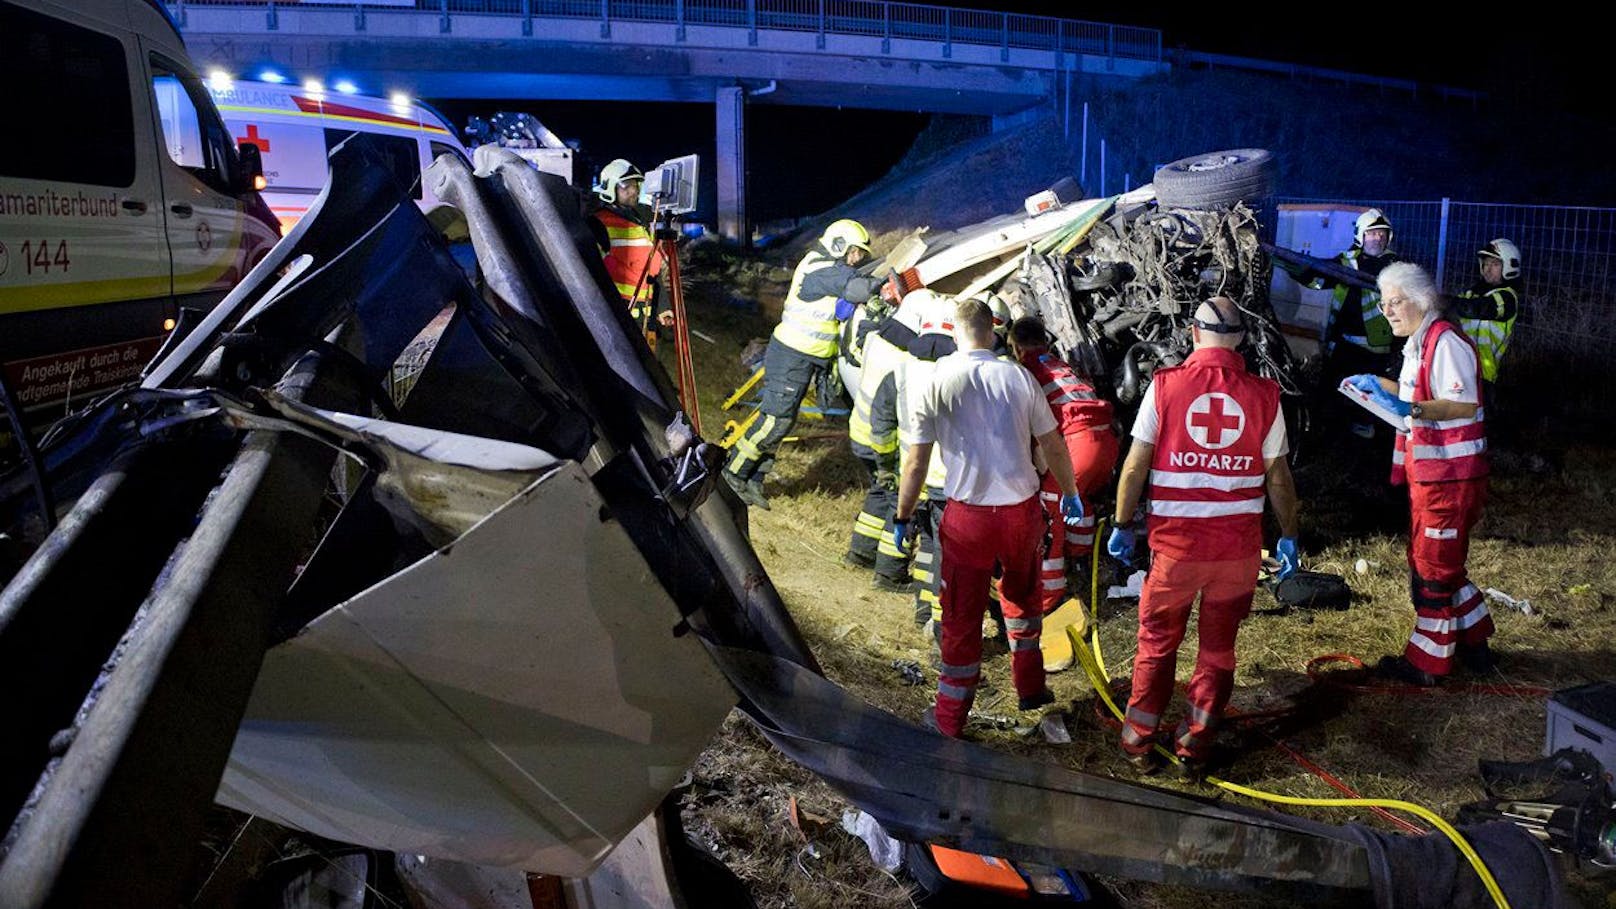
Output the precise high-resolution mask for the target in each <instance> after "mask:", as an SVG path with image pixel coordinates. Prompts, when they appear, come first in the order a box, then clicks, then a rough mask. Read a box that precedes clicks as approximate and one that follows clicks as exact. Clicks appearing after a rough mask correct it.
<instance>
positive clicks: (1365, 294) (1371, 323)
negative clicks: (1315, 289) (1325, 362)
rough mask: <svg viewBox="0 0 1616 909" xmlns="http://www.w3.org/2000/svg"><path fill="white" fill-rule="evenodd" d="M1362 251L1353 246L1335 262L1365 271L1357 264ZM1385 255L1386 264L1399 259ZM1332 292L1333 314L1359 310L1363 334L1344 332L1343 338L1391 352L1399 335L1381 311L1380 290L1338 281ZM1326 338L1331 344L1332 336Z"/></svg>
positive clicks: (1375, 351) (1372, 349)
mask: <svg viewBox="0 0 1616 909" xmlns="http://www.w3.org/2000/svg"><path fill="white" fill-rule="evenodd" d="M1362 254H1363V248H1362V247H1358V246H1354V247H1352V248H1351V249H1349V250H1347V251H1346V252H1344V253H1342V254H1341V255H1339V256H1336V262H1337V263H1339V264H1341V265H1343V266H1346V267H1347V268H1350V269H1352V270H1353V271H1365V270H1364V269H1363V268H1361V267H1360V266H1359V263H1358V258H1359V256H1361V255H1362ZM1382 258H1384V259H1385V260H1386V261H1385V262H1384V263H1382V264H1383V265H1385V264H1390V263H1392V262H1395V261H1397V257H1396V256H1393V255H1391V254H1389V253H1388V254H1387V255H1386V256H1383V257H1382ZM1366 273H1367V272H1366ZM1330 295H1331V297H1333V298H1334V299H1333V301H1332V303H1331V306H1330V309H1331V312H1332V313H1340V312H1342V311H1343V310H1346V309H1347V308H1348V307H1352V306H1356V307H1357V309H1358V313H1359V316H1360V319H1361V324H1362V325H1363V332H1364V333H1363V334H1361V335H1360V334H1357V333H1356V332H1353V333H1347V332H1343V333H1342V337H1343V338H1344V339H1345V340H1346V341H1347V342H1348V343H1351V344H1355V345H1357V346H1359V347H1362V348H1364V349H1366V350H1369V351H1372V352H1374V353H1391V351H1392V347H1393V346H1394V345H1395V344H1396V340H1397V336H1396V335H1395V334H1393V333H1392V324H1391V323H1390V322H1388V321H1386V315H1385V314H1384V313H1382V312H1381V311H1380V294H1379V292H1377V291H1373V290H1364V289H1362V288H1359V287H1349V286H1347V285H1345V284H1337V285H1335V289H1334V290H1332V291H1331V294H1330ZM1324 341H1325V343H1326V344H1328V343H1330V339H1329V338H1325V339H1324Z"/></svg>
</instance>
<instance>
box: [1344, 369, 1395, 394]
mask: <svg viewBox="0 0 1616 909" xmlns="http://www.w3.org/2000/svg"><path fill="white" fill-rule="evenodd" d="M1347 384H1348V385H1351V386H1352V387H1353V388H1356V389H1358V390H1359V391H1361V392H1363V393H1364V394H1368V395H1372V394H1379V393H1381V392H1384V391H1385V390H1386V389H1385V388H1382V387H1381V384H1380V380H1379V379H1377V378H1375V377H1374V376H1372V375H1370V374H1369V373H1360V374H1358V375H1356V376H1350V377H1348V378H1347Z"/></svg>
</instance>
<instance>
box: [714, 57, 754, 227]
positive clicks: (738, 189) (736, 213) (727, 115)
mask: <svg viewBox="0 0 1616 909" xmlns="http://www.w3.org/2000/svg"><path fill="white" fill-rule="evenodd" d="M714 102H715V104H714V106H715V108H716V110H717V120H718V143H717V144H718V148H717V155H716V157H717V158H718V161H717V162H716V166H717V170H716V173H717V175H718V234H719V236H721V237H723V238H724V239H725V240H732V241H735V242H738V243H740V244H741V245H742V246H749V245H751V242H752V230H751V226H750V225H748V224H747V222H746V90H745V89H744V88H741V87H739V86H734V87H726V88H720V89H719V90H718V93H717V96H716V97H715V98H714Z"/></svg>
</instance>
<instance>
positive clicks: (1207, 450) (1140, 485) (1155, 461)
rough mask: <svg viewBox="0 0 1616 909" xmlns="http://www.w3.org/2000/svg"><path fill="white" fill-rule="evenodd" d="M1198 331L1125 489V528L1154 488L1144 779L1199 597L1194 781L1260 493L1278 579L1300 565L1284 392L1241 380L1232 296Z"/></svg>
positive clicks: (1252, 544)
mask: <svg viewBox="0 0 1616 909" xmlns="http://www.w3.org/2000/svg"><path fill="white" fill-rule="evenodd" d="M1190 335H1191V338H1192V340H1193V341H1194V346H1195V349H1194V352H1193V353H1191V354H1190V356H1189V358H1188V359H1186V360H1185V361H1184V363H1183V365H1180V366H1174V367H1171V368H1168V369H1160V370H1157V371H1156V374H1155V377H1154V379H1153V380H1152V381H1151V384H1150V386H1149V387H1148V388H1147V389H1146V391H1145V396H1144V399H1143V400H1142V401H1141V402H1140V405H1139V416H1138V418H1137V419H1136V420H1135V422H1134V425H1133V445H1132V447H1131V448H1130V449H1129V451H1128V458H1127V461H1126V462H1125V463H1124V465H1123V468H1122V479H1121V482H1120V483H1119V485H1118V489H1117V520H1118V521H1119V522H1126V521H1129V520H1131V518H1132V516H1133V514H1134V511H1135V508H1136V507H1137V506H1138V504H1139V500H1140V496H1141V494H1142V493H1144V492H1145V488H1146V485H1147V481H1148V485H1149V489H1150V494H1149V506H1148V514H1149V519H1148V522H1147V528H1148V530H1149V535H1150V550H1151V563H1150V574H1149V575H1148V576H1147V577H1146V578H1145V583H1144V587H1143V589H1142V590H1141V592H1140V595H1139V651H1138V656H1137V657H1136V658H1135V659H1134V669H1133V695H1132V697H1130V698H1129V700H1128V711H1127V714H1126V715H1125V717H1124V721H1123V726H1122V750H1123V751H1124V752H1125V753H1126V754H1127V755H1128V759H1129V760H1130V761H1131V762H1132V763H1133V764H1134V765H1135V766H1137V767H1139V768H1140V769H1141V770H1144V771H1146V772H1149V771H1152V770H1155V769H1156V768H1157V767H1158V766H1159V760H1158V757H1157V755H1156V753H1155V750H1154V748H1153V745H1154V744H1155V743H1154V741H1153V739H1154V738H1155V735H1156V730H1157V727H1158V726H1159V725H1160V724H1161V717H1162V714H1163V713H1164V712H1165V711H1166V709H1167V704H1168V701H1169V700H1170V699H1171V697H1172V694H1173V674H1174V671H1175V669H1176V667H1177V662H1178V645H1179V643H1180V642H1182V641H1183V640H1184V631H1185V628H1186V627H1187V626H1188V624H1189V618H1190V607H1191V606H1193V605H1194V603H1195V598H1196V596H1197V594H1198V595H1200V598H1201V615H1200V620H1199V626H1198V627H1199V629H1200V640H1201V645H1200V651H1199V653H1197V654H1196V657H1195V673H1194V675H1192V676H1191V677H1190V684H1189V691H1188V701H1189V704H1188V708H1187V711H1188V713H1187V715H1186V716H1185V717H1184V719H1183V722H1181V723H1180V724H1179V726H1178V731H1177V733H1176V734H1175V735H1174V740H1173V750H1174V751H1175V752H1176V753H1177V754H1178V756H1179V757H1180V758H1181V759H1182V760H1183V762H1184V765H1183V766H1184V769H1185V771H1186V774H1187V775H1189V776H1192V777H1194V776H1198V775H1199V772H1200V770H1201V768H1203V767H1204V766H1205V762H1206V759H1207V757H1208V755H1209V753H1210V751H1211V747H1212V740H1213V736H1214V734H1215V732H1216V729H1217V724H1218V720H1219V719H1220V718H1221V717H1222V715H1223V709H1224V707H1225V706H1226V705H1227V704H1228V702H1229V694H1230V692H1231V691H1233V689H1234V666H1235V653H1234V644H1235V635H1236V633H1237V632H1238V631H1239V628H1240V622H1241V620H1242V619H1244V618H1245V617H1246V614H1247V613H1248V612H1250V611H1251V597H1252V592H1253V590H1254V589H1255V587H1256V584H1257V569H1258V563H1259V561H1260V559H1261V555H1262V544H1263V525H1262V521H1263V501H1264V491H1265V490H1266V492H1267V498H1269V499H1271V500H1272V501H1273V505H1274V514H1275V516H1276V517H1277V518H1278V519H1279V527H1280V532H1281V534H1283V536H1282V537H1281V539H1280V541H1279V545H1278V546H1276V547H1275V549H1276V551H1277V552H1278V554H1279V558H1280V576H1281V577H1286V576H1288V575H1289V574H1290V573H1291V572H1293V571H1295V570H1296V566H1297V560H1298V556H1297V552H1296V489H1295V487H1294V486H1293V485H1292V482H1291V472H1290V468H1289V466H1287V464H1286V463H1285V454H1286V451H1287V450H1288V449H1287V443H1286V439H1285V420H1284V417H1283V416H1282V415H1281V413H1280V409H1279V386H1278V385H1277V384H1276V383H1275V382H1274V381H1273V380H1271V379H1265V378H1261V377H1259V376H1254V375H1252V374H1250V373H1248V372H1247V371H1246V363H1245V360H1244V358H1242V357H1241V355H1240V354H1239V352H1238V351H1237V350H1236V348H1237V347H1238V346H1239V345H1240V342H1241V341H1242V340H1243V339H1244V338H1245V331H1244V323H1243V322H1242V320H1241V316H1240V311H1239V309H1238V308H1236V307H1235V305H1234V303H1233V302H1232V301H1230V300H1229V299H1228V298H1227V297H1213V298H1212V299H1211V300H1208V301H1207V302H1205V303H1202V304H1201V306H1200V308H1199V309H1197V310H1196V311H1195V317H1194V320H1193V322H1192V323H1191V328H1190ZM1133 547H1134V532H1133V530H1131V529H1129V528H1128V527H1127V526H1126V524H1120V523H1119V525H1118V527H1117V528H1116V529H1115V530H1113V531H1112V533H1111V538H1110V540H1108V541H1107V543H1106V549H1107V551H1109V552H1110V553H1111V554H1112V555H1114V556H1116V557H1117V558H1119V559H1122V560H1123V561H1124V562H1126V561H1128V560H1130V559H1131V558H1132V556H1133Z"/></svg>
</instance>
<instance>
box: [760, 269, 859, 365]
mask: <svg viewBox="0 0 1616 909" xmlns="http://www.w3.org/2000/svg"><path fill="white" fill-rule="evenodd" d="M835 264H836V260H835V259H832V258H831V257H830V256H828V255H826V254H825V253H824V252H822V251H820V250H817V249H816V250H813V251H811V252H809V253H808V255H806V256H803V258H802V261H801V262H800V263H798V265H797V271H796V272H795V273H794V274H793V275H792V276H791V291H790V292H789V293H787V294H786V305H785V310H784V311H783V312H782V313H781V314H780V324H779V325H776V326H775V328H774V337H775V340H777V341H779V342H780V343H781V344H784V345H785V346H787V347H789V348H791V349H792V350H795V351H797V352H798V353H800V354H803V355H805V356H809V357H820V358H822V359H830V358H831V357H834V356H836V349H837V344H838V342H839V339H840V337H841V332H840V331H839V327H840V326H838V325H837V322H836V298H835V297H817V298H815V299H812V300H805V299H803V296H802V282H803V279H804V278H806V277H808V276H809V275H811V274H813V273H814V272H816V271H819V270H820V269H822V268H829V267H830V266H832V265H835ZM861 302H862V301H861Z"/></svg>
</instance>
